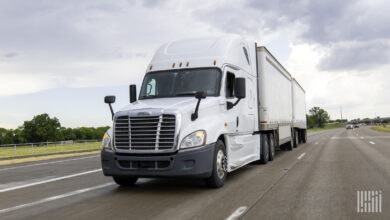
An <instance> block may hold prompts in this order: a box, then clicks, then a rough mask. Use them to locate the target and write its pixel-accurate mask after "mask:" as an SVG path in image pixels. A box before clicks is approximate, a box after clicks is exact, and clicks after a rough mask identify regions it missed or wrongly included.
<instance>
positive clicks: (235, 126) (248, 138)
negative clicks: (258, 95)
mask: <svg viewBox="0 0 390 220" xmlns="http://www.w3.org/2000/svg"><path fill="white" fill-rule="evenodd" d="M245 75H246V74H245V73H244V72H242V71H241V70H234V69H231V68H226V69H225V72H224V90H225V97H226V101H227V102H232V103H234V102H235V101H236V100H237V99H236V98H235V97H234V81H235V78H236V77H246V76H245ZM245 81H246V98H244V99H242V100H241V101H240V102H239V103H238V104H237V105H236V106H235V107H233V108H232V109H229V110H228V109H226V108H225V110H224V112H225V117H226V118H225V121H226V122H227V124H228V126H227V129H228V134H227V146H226V147H227V152H228V160H229V161H228V162H229V168H230V169H235V168H237V167H240V166H242V165H244V164H246V163H248V162H249V161H253V159H254V157H256V155H255V152H256V150H255V149H256V146H255V145H256V143H257V141H256V137H257V136H254V135H252V134H253V131H254V126H255V120H254V118H253V117H254V115H255V108H254V105H255V103H256V101H255V99H254V97H255V96H254V95H255V94H254V89H255V87H254V85H253V82H252V81H251V80H248V79H247V78H246V80H245ZM251 93H252V94H251ZM251 97H252V98H251ZM252 99H253V100H252Z"/></svg>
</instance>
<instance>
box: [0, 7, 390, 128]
mask: <svg viewBox="0 0 390 220" xmlns="http://www.w3.org/2000/svg"><path fill="white" fill-rule="evenodd" d="M389 9H390V7H389V4H388V2H386V1H384V0H383V1H380V0H371V1H365V0H364V1H358V0H355V1H350V0H344V1H339V0H337V1H336V0H327V1H315V0H313V1H310V0H303V1H269V0H264V1H263V0H232V1H230V0H225V1H209V0H206V1H201V0H196V1H180V0H161V1H159V0H143V1H141V0H140V1H135V0H134V1H133V0H128V1H126V0H116V1H108V0H83V1H79V0H69V1H63V0H35V1H30V0H12V1H6V0H0V127H5V128H16V127H17V126H20V125H22V124H23V121H25V120H30V119H31V118H32V117H33V116H34V115H36V114H40V113H44V112H47V113H49V114H50V116H56V117H58V118H59V119H60V122H61V123H62V125H63V126H66V127H80V126H103V125H109V124H110V113H109V110H108V107H107V106H106V105H105V104H104V103H103V97H104V95H107V94H113V95H116V96H117V103H115V104H114V108H115V109H119V108H120V107H122V106H123V105H125V104H127V103H128V85H129V84H133V83H135V84H140V83H141V81H142V77H143V74H144V72H145V69H146V66H147V64H148V63H149V61H150V59H151V58H152V56H153V52H154V51H155V50H156V49H157V48H158V47H159V46H160V45H161V44H163V43H165V42H167V41H170V40H174V39H181V38H189V37H203V36H217V35H221V34H225V33H235V34H239V35H242V36H245V37H246V38H248V39H253V40H255V41H257V42H259V43H260V44H262V45H265V46H266V47H268V48H269V50H270V51H271V52H272V53H273V54H274V56H275V57H277V58H278V59H279V60H280V61H281V63H282V64H283V65H284V66H285V67H286V68H287V69H288V70H289V72H290V73H291V74H292V75H293V76H295V78H297V80H298V81H299V82H300V83H301V85H302V86H303V87H304V88H305V90H306V96H307V97H306V98H307V109H309V108H311V107H313V106H320V107H322V108H324V109H325V110H327V111H328V112H329V113H330V115H331V118H332V119H337V118H340V106H342V109H343V117H344V118H348V119H353V118H365V117H370V118H372V117H374V116H382V117H385V116H390V95H389V94H390V84H389V82H390V28H389V21H390V13H389Z"/></svg>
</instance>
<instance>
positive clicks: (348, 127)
mask: <svg viewBox="0 0 390 220" xmlns="http://www.w3.org/2000/svg"><path fill="white" fill-rule="evenodd" d="M345 128H346V129H353V125H352V124H347V126H345Z"/></svg>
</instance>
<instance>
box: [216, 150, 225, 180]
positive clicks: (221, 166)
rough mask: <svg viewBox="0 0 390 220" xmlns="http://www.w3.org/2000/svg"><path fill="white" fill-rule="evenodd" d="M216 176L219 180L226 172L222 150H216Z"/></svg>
mask: <svg viewBox="0 0 390 220" xmlns="http://www.w3.org/2000/svg"><path fill="white" fill-rule="evenodd" d="M216 162H217V174H218V177H219V179H222V178H223V177H224V176H225V172H226V156H225V153H224V152H223V150H221V149H220V150H218V153H217V161H216Z"/></svg>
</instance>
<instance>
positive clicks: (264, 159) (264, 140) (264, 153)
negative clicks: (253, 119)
mask: <svg viewBox="0 0 390 220" xmlns="http://www.w3.org/2000/svg"><path fill="white" fill-rule="evenodd" d="M268 159H269V145H268V137H267V135H266V134H261V151H260V163H261V164H267V163H268Z"/></svg>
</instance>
